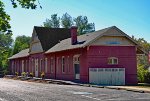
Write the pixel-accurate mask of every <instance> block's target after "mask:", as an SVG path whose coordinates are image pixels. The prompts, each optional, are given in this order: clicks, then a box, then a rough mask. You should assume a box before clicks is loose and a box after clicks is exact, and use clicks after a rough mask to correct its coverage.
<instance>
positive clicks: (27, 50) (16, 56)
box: [8, 48, 29, 59]
mask: <svg viewBox="0 0 150 101" xmlns="http://www.w3.org/2000/svg"><path fill="white" fill-rule="evenodd" d="M27 56H29V48H28V49H24V50H22V51H20V52H19V53H17V54H15V55H13V56H11V57H10V58H8V59H16V58H22V57H27Z"/></svg>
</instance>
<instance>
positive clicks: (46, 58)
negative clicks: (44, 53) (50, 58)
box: [45, 58, 47, 73]
mask: <svg viewBox="0 0 150 101" xmlns="http://www.w3.org/2000/svg"><path fill="white" fill-rule="evenodd" d="M45 73H47V58H45Z"/></svg>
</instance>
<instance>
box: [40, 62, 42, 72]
mask: <svg viewBox="0 0 150 101" xmlns="http://www.w3.org/2000/svg"><path fill="white" fill-rule="evenodd" d="M40 72H42V59H41V60H40Z"/></svg>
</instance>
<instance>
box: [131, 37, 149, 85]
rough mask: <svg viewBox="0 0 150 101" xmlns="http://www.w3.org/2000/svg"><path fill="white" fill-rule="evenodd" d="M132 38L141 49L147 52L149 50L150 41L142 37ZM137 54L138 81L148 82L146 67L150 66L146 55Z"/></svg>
mask: <svg viewBox="0 0 150 101" xmlns="http://www.w3.org/2000/svg"><path fill="white" fill-rule="evenodd" d="M132 38H133V39H134V40H135V41H136V42H137V43H138V44H139V45H140V46H141V47H142V49H143V50H144V51H145V52H146V53H147V54H148V53H149V51H150V43H148V42H147V41H146V40H145V39H144V38H138V39H137V38H135V37H134V36H132ZM147 54H146V55H137V74H138V81H139V82H150V81H149V80H150V72H149V71H148V68H149V67H150V64H149V60H148V56H147Z"/></svg>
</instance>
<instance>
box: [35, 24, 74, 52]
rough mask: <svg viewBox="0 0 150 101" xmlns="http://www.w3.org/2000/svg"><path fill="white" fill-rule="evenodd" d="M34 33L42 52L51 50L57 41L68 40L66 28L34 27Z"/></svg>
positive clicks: (68, 31)
mask: <svg viewBox="0 0 150 101" xmlns="http://www.w3.org/2000/svg"><path fill="white" fill-rule="evenodd" d="M34 30H35V32H36V33H37V36H38V38H39V40H40V42H41V45H42V48H43V50H44V51H47V50H48V49H50V48H52V47H53V46H54V45H56V44H57V43H59V41H61V40H64V39H67V38H70V37H71V34H70V29H67V28H48V27H37V26H35V27H34Z"/></svg>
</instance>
